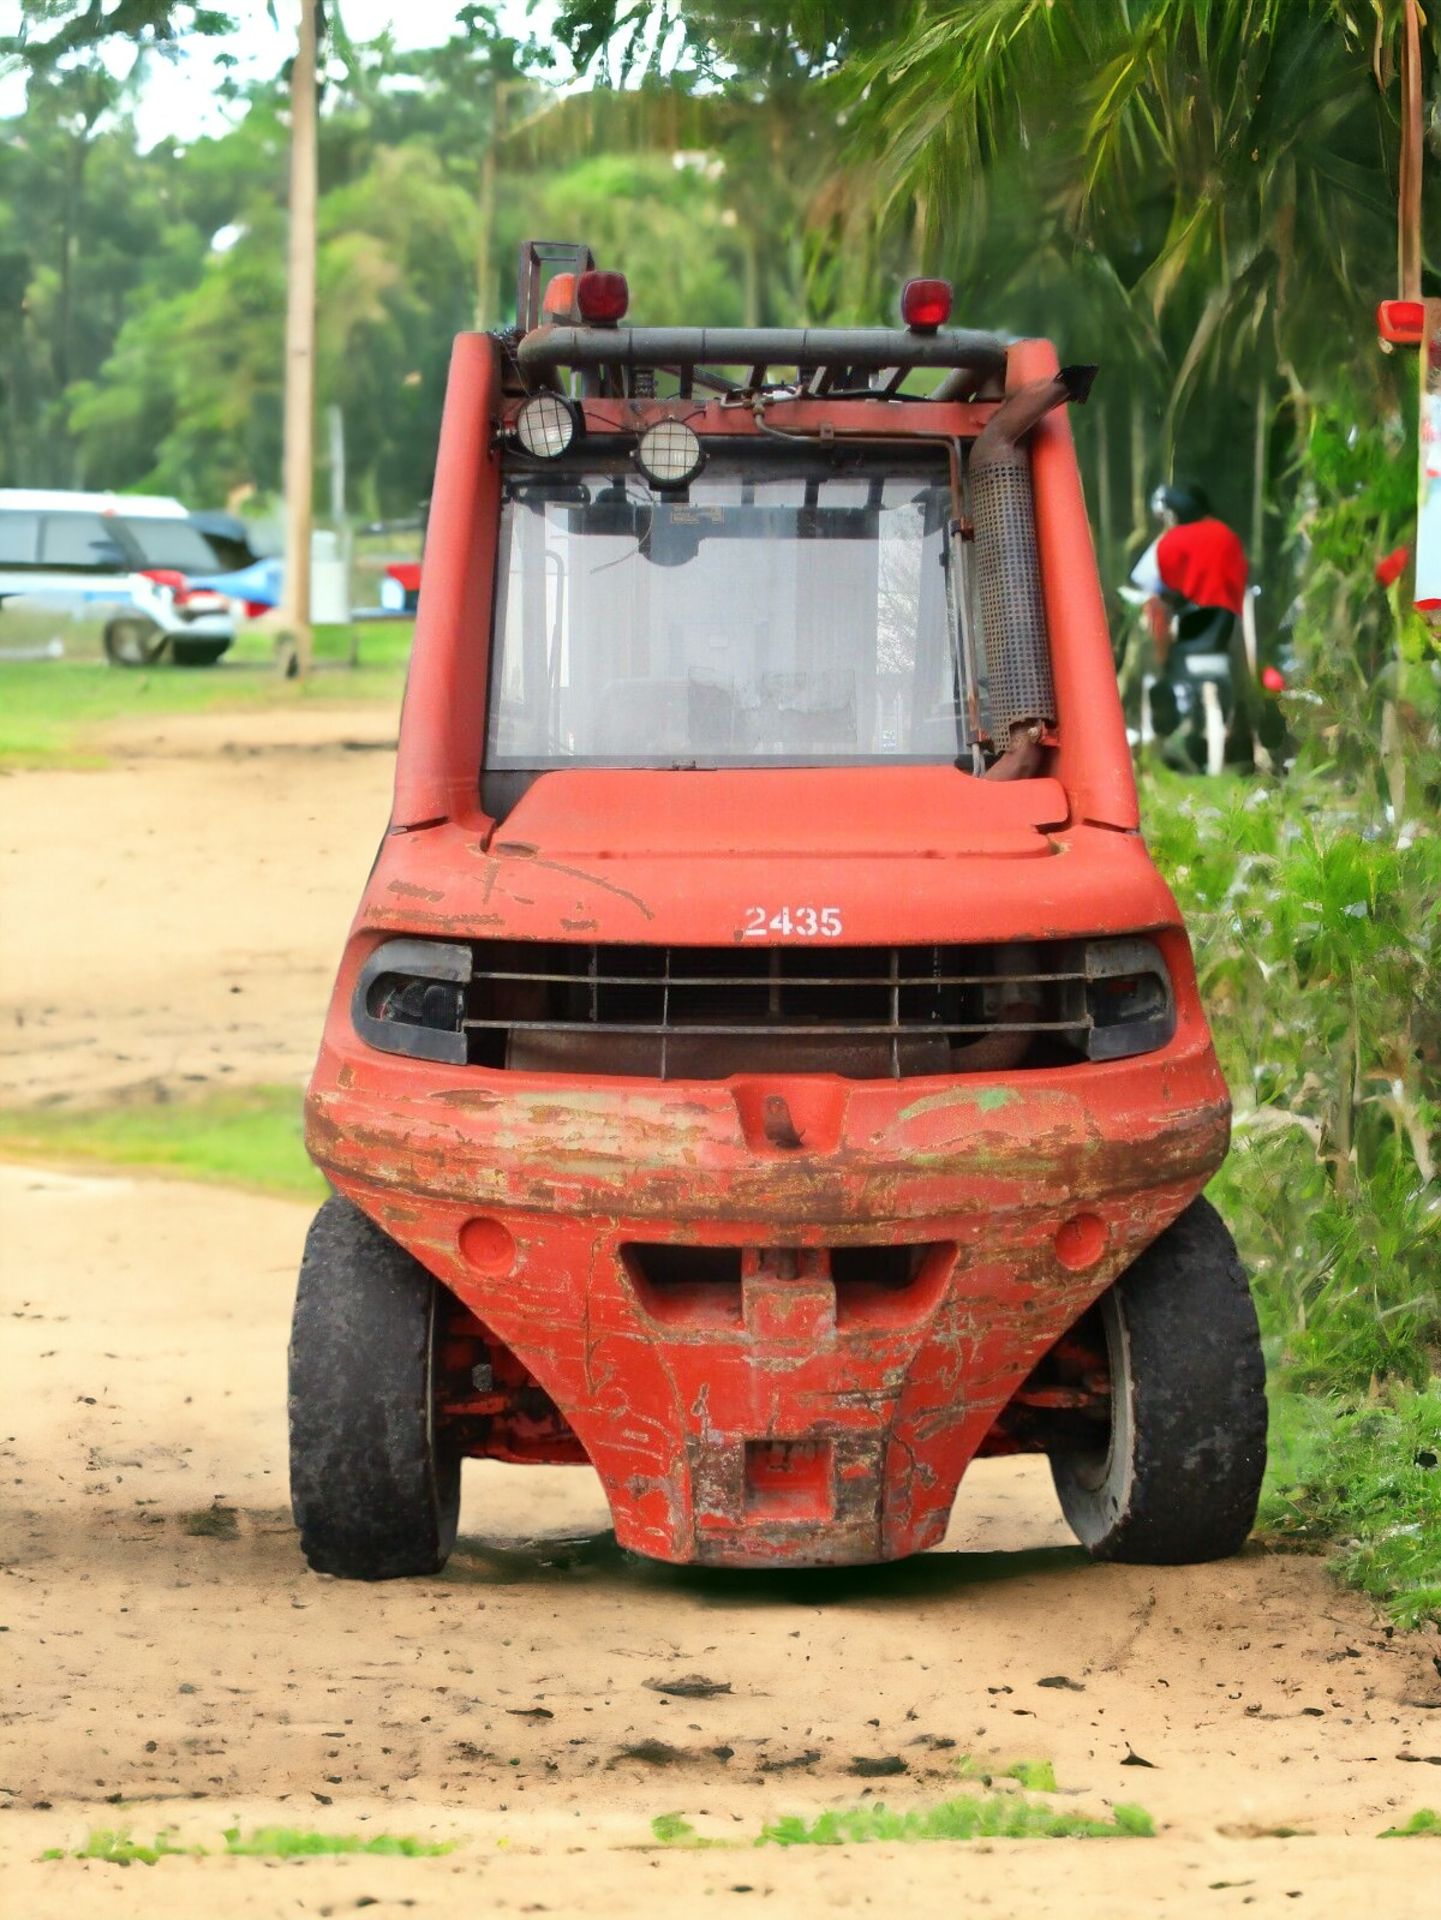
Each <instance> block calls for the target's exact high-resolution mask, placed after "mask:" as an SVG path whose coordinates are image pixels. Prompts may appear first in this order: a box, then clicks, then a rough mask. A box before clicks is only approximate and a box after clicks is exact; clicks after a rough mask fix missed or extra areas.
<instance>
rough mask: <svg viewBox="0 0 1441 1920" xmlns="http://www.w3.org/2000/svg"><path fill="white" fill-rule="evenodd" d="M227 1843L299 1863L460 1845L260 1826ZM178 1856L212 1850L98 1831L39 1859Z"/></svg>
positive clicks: (231, 1848)
mask: <svg viewBox="0 0 1441 1920" xmlns="http://www.w3.org/2000/svg"><path fill="white" fill-rule="evenodd" d="M224 1840H225V1852H226V1853H227V1854H230V1855H241V1854H243V1855H251V1856H254V1857H256V1858H259V1859H264V1860H297V1859H305V1858H308V1857H310V1856H313V1855H321V1854H337V1853H362V1854H371V1855H381V1856H384V1855H399V1856H402V1857H404V1858H405V1859H413V1860H418V1859H429V1858H432V1857H433V1856H435V1855H437V1854H443V1853H450V1852H452V1851H453V1850H454V1847H455V1845H456V1842H455V1841H454V1840H412V1839H410V1838H409V1837H407V1836H404V1835H396V1834H390V1833H375V1834H371V1835H369V1836H368V1837H366V1838H365V1839H362V1838H361V1837H360V1836H359V1835H358V1834H352V1833H311V1832H308V1831H306V1830H305V1829H303V1828H300V1827H257V1828H256V1829H255V1831H254V1832H253V1833H242V1832H241V1830H240V1828H239V1827H227V1828H226V1829H225V1833H224ZM179 1855H185V1856H188V1857H189V1858H191V1859H207V1858H209V1857H210V1855H211V1849H210V1848H209V1847H201V1846H193V1847H180V1846H176V1845H175V1843H174V1834H173V1833H159V1834H157V1835H156V1837H155V1838H154V1839H153V1840H152V1841H150V1843H149V1844H148V1845H146V1844H145V1843H143V1842H141V1841H138V1840H132V1839H131V1837H130V1832H129V1829H128V1828H124V1827H121V1828H115V1829H112V1828H109V1827H98V1828H96V1830H95V1831H94V1832H93V1833H92V1834H91V1835H90V1837H89V1838H88V1839H87V1840H86V1842H85V1845H84V1846H83V1847H76V1848H74V1849H73V1850H67V1849H66V1848H64V1847H50V1848H48V1849H47V1850H46V1852H44V1853H42V1854H41V1856H40V1858H41V1859H42V1860H104V1861H107V1862H108V1863H109V1864H110V1865H111V1866H116V1867H129V1866H133V1865H134V1864H135V1863H136V1862H139V1863H140V1864H141V1865H142V1866H147V1867H153V1866H154V1865H155V1863H156V1861H157V1860H163V1859H166V1858H168V1857H172V1856H179Z"/></svg>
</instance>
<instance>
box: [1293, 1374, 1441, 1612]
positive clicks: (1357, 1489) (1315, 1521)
mask: <svg viewBox="0 0 1441 1920" xmlns="http://www.w3.org/2000/svg"><path fill="white" fill-rule="evenodd" d="M1261 1524H1262V1525H1263V1527H1265V1528H1266V1529H1268V1530H1269V1532H1270V1533H1271V1534H1272V1536H1273V1537H1274V1538H1276V1539H1278V1540H1281V1541H1287V1542H1294V1543H1296V1544H1298V1545H1302V1546H1306V1545H1312V1544H1315V1545H1322V1544H1325V1543H1328V1542H1335V1543H1336V1544H1337V1546H1338V1548H1339V1557H1338V1562H1337V1564H1338V1566H1339V1569H1340V1571H1341V1572H1342V1573H1343V1574H1344V1575H1345V1577H1346V1578H1347V1579H1348V1580H1349V1581H1351V1583H1352V1584H1353V1585H1355V1586H1358V1587H1360V1588H1362V1589H1363V1590H1364V1591H1365V1592H1366V1593H1369V1594H1371V1595H1373V1596H1374V1597H1375V1598H1376V1599H1377V1600H1380V1601H1382V1602H1383V1603H1384V1604H1385V1605H1386V1606H1387V1608H1388V1610H1389V1611H1390V1613H1391V1614H1392V1616H1393V1618H1394V1619H1396V1620H1397V1621H1398V1622H1399V1623H1400V1624H1401V1625H1402V1626H1406V1627H1414V1626H1417V1625H1419V1624H1420V1623H1421V1622H1422V1621H1423V1620H1428V1619H1441V1384H1438V1383H1433V1384H1432V1385H1431V1386H1430V1387H1429V1388H1427V1389H1424V1390H1422V1391H1419V1392H1413V1391H1408V1390H1407V1389H1405V1388H1395V1389H1393V1390H1392V1392H1391V1393H1390V1394H1389V1395H1387V1396H1386V1397H1384V1398H1378V1399H1376V1400H1362V1401H1359V1402H1347V1401H1345V1400H1342V1399H1340V1398H1339V1397H1330V1398H1326V1399H1322V1398H1320V1397H1318V1396H1315V1395H1299V1394H1279V1395H1277V1394H1273V1396H1272V1406H1271V1460H1270V1470H1269V1473H1268V1476H1267V1483H1266V1492H1265V1495H1264V1497H1263V1501H1262V1508H1261Z"/></svg>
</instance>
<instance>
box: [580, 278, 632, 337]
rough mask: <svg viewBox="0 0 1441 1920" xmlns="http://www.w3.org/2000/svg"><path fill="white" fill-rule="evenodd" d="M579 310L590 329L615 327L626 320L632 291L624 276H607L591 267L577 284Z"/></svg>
mask: <svg viewBox="0 0 1441 1920" xmlns="http://www.w3.org/2000/svg"><path fill="white" fill-rule="evenodd" d="M575 305H576V311H577V312H578V313H579V315H580V317H581V319H582V320H583V321H584V322H585V323H586V325H587V326H588V327H613V326H615V325H616V323H617V322H618V321H620V320H624V318H625V314H626V308H627V307H628V306H629V305H630V288H629V287H628V286H627V285H626V280H625V275H624V274H623V273H606V272H603V271H601V270H600V269H599V268H596V267H592V268H591V269H590V271H589V272H588V273H583V274H582V275H581V276H580V278H579V279H578V280H577V281H576V283H575Z"/></svg>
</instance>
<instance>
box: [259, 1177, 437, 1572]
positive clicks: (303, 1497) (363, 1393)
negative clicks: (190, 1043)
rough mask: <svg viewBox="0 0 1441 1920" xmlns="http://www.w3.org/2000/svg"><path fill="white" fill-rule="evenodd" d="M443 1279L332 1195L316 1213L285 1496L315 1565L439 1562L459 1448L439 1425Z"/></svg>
mask: <svg viewBox="0 0 1441 1920" xmlns="http://www.w3.org/2000/svg"><path fill="white" fill-rule="evenodd" d="M443 1299H444V1296H443V1293H442V1289H441V1288H440V1286H439V1285H438V1283H437V1282H436V1280H435V1279H434V1277H433V1276H432V1275H431V1274H429V1273H428V1272H427V1271H426V1270H425V1268H424V1267H423V1266H421V1264H420V1262H419V1261H418V1260H415V1259H413V1258H412V1257H411V1255H410V1254H408V1253H407V1252H406V1251H405V1249H404V1248H403V1247H399V1246H397V1245H396V1243H395V1242H394V1241H393V1240H392V1239H390V1238H389V1236H388V1235H386V1234H384V1233H382V1232H381V1230H380V1228H379V1227H377V1226H376V1225H375V1223H374V1221H372V1220H370V1219H368V1218H367V1217H366V1215H365V1214H363V1213H362V1212H361V1211H360V1209H359V1208H358V1207H356V1206H354V1205H353V1204H352V1203H351V1202H350V1201H349V1200H346V1199H344V1198H343V1197H342V1196H341V1195H339V1194H332V1195H331V1197H330V1198H329V1199H328V1200H327V1201H326V1202H325V1204H324V1205H323V1206H322V1207H321V1209H320V1211H319V1213H317V1214H316V1216H315V1219H314V1221H313V1222H312V1223H311V1228H310V1233H309V1235H308V1236H307V1238H306V1242H305V1256H304V1259H303V1260H302V1261H301V1266H300V1285H299V1288H298V1289H297V1292H296V1298H295V1318H294V1321H293V1322H292V1325H291V1334H290V1502H291V1508H292V1510H293V1512H294V1514H295V1524H296V1525H297V1527H299V1529H300V1544H301V1548H302V1550H303V1552H304V1554H305V1557H306V1559H307V1560H308V1561H309V1562H310V1565H311V1566H312V1567H313V1568H314V1570H315V1571H316V1572H317V1573H333V1574H339V1575H340V1577H341V1578H342V1579H346V1580H394V1579H399V1578H403V1577H404V1576H406V1575H413V1574H433V1573H438V1572H439V1571H440V1569H441V1568H442V1567H443V1566H444V1565H445V1563H446V1561H447V1559H448V1558H449V1557H450V1551H451V1549H452V1547H453V1546H454V1545H455V1530H456V1524H457V1522H458V1520H459V1518H460V1460H461V1456H460V1452H459V1449H458V1448H457V1447H455V1446H453V1445H447V1444H446V1442H445V1440H444V1439H443V1437H442V1436H440V1435H438V1434H437V1432H436V1430H435V1419H434V1406H435V1365H436V1347H437V1334H438V1329H439V1326H440V1320H441V1309H442V1306H443Z"/></svg>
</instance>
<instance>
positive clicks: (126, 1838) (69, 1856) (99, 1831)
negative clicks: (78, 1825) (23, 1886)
mask: <svg viewBox="0 0 1441 1920" xmlns="http://www.w3.org/2000/svg"><path fill="white" fill-rule="evenodd" d="M204 1852H205V1848H204V1847H177V1846H176V1845H175V1843H174V1836H173V1834H170V1833H158V1834H156V1836H155V1838H154V1839H153V1840H152V1841H150V1842H149V1844H148V1845H147V1844H145V1843H144V1842H142V1841H139V1840H132V1839H131V1837H130V1832H129V1829H128V1828H126V1827H118V1828H111V1827H97V1828H96V1829H95V1830H94V1832H93V1833H92V1834H91V1835H90V1837H89V1839H87V1840H86V1842H85V1845H84V1846H83V1847H76V1848H75V1850H74V1851H73V1852H70V1853H67V1852H66V1850H65V1848H64V1847H49V1848H47V1849H46V1851H45V1852H44V1853H42V1854H41V1856H40V1858H41V1859H42V1860H104V1861H107V1862H108V1863H109V1864H110V1865H111V1866H112V1867H132V1866H134V1865H135V1864H136V1863H137V1862H138V1863H139V1864H140V1865H141V1866H143V1867H153V1866H154V1865H155V1862H156V1861H157V1860H163V1859H166V1858H167V1857H169V1856H173V1855H177V1854H192V1855H193V1854H203V1853H204Z"/></svg>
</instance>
